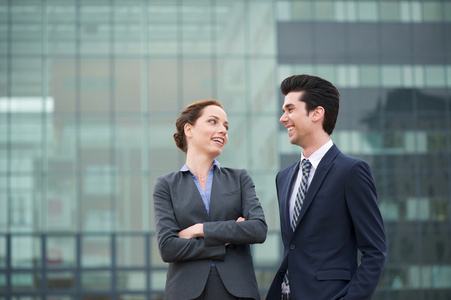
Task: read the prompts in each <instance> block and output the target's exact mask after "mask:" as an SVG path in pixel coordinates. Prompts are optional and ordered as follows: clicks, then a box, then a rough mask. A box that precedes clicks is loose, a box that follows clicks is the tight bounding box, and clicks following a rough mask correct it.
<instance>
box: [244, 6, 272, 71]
mask: <svg viewBox="0 0 451 300" xmlns="http://www.w3.org/2000/svg"><path fill="white" fill-rule="evenodd" d="M273 5H274V4H273V3H272V2H266V3H260V2H252V1H251V2H250V3H249V9H248V10H247V11H248V12H249V16H248V18H249V21H250V22H249V23H248V25H249V27H250V32H249V34H250V37H249V38H247V39H246V42H247V43H246V45H245V47H246V50H247V51H250V53H253V54H267V55H274V54H275V52H276V43H275V40H276V33H275V28H276V25H275V24H274V18H275V15H274V7H273ZM271 61H272V59H268V60H265V62H271Z"/></svg>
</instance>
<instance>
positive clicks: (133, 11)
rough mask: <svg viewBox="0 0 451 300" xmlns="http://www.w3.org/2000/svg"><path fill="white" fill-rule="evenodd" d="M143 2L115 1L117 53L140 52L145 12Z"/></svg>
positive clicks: (115, 46)
mask: <svg viewBox="0 0 451 300" xmlns="http://www.w3.org/2000/svg"><path fill="white" fill-rule="evenodd" d="M142 6H144V5H143V4H142V3H141V2H138V1H129V2H127V3H126V4H125V3H115V6H113V7H111V9H112V10H113V14H114V15H113V20H114V24H115V26H114V28H113V32H114V51H115V53H127V54H131V53H133V54H139V53H140V52H141V50H142V49H143V47H142V40H141V38H142V36H143V34H142V32H141V29H142V26H141V24H142V22H143V20H142V19H143V16H144V14H143V12H142Z"/></svg>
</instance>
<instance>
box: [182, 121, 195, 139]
mask: <svg viewBox="0 0 451 300" xmlns="http://www.w3.org/2000/svg"><path fill="white" fill-rule="evenodd" d="M192 128H193V126H191V124H190V123H186V124H185V126H184V127H183V130H184V131H185V135H186V136H187V137H192V135H193V134H192V131H191V129H192Z"/></svg>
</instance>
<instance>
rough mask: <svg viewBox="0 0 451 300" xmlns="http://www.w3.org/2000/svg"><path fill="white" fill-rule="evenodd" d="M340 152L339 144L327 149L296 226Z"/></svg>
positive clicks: (309, 188)
mask: <svg viewBox="0 0 451 300" xmlns="http://www.w3.org/2000/svg"><path fill="white" fill-rule="evenodd" d="M339 152H340V150H338V148H337V146H335V144H334V145H333V146H332V148H330V149H329V151H327V152H326V154H325V155H324V157H323V158H322V159H321V161H320V163H319V165H318V168H317V169H316V171H315V175H314V176H313V179H312V182H311V183H310V186H309V187H308V190H307V194H306V195H305V199H304V204H303V205H302V209H301V212H300V214H299V218H298V223H297V224H296V228H297V225H299V223H300V222H301V220H302V218H303V217H304V215H305V214H306V212H307V210H308V208H309V206H310V204H311V203H312V201H313V200H314V198H315V195H316V193H317V192H318V189H319V188H320V187H321V184H322V183H323V181H324V179H325V178H326V175H327V173H329V170H330V169H331V168H332V166H333V165H334V159H335V157H336V156H337V154H338V153H339Z"/></svg>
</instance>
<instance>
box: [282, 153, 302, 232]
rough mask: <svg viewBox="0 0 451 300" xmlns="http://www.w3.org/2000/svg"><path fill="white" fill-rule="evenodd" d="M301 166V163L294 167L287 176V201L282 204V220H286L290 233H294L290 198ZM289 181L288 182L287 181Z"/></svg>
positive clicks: (286, 226)
mask: <svg viewBox="0 0 451 300" xmlns="http://www.w3.org/2000/svg"><path fill="white" fill-rule="evenodd" d="M299 165H300V162H297V163H296V164H294V165H293V167H292V168H291V170H290V172H288V174H287V178H288V179H289V182H288V183H287V188H286V189H285V195H284V196H285V197H284V199H285V201H283V202H282V205H283V207H282V212H283V214H284V216H282V220H284V223H285V224H284V225H285V226H284V228H288V229H289V231H290V233H292V230H291V221H290V220H291V216H290V198H291V194H292V193H293V188H294V184H295V183H296V178H297V175H298V174H297V173H298V171H299ZM287 181H288V180H287Z"/></svg>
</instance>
